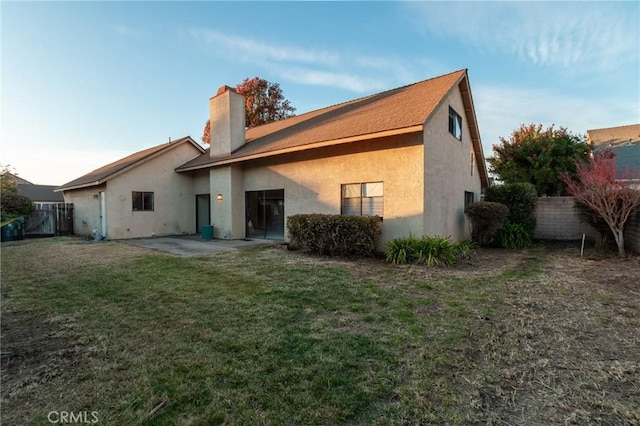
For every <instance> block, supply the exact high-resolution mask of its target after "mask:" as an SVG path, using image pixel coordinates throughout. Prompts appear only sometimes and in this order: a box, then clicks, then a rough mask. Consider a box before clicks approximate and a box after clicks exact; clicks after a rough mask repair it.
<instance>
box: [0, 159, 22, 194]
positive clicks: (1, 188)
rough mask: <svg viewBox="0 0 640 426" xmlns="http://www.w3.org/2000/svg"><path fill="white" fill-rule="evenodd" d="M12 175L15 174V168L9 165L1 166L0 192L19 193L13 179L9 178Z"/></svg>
mask: <svg viewBox="0 0 640 426" xmlns="http://www.w3.org/2000/svg"><path fill="white" fill-rule="evenodd" d="M10 174H15V171H13V167H11V165H9V164H0V192H1V193H3V194H4V193H5V192H12V193H15V194H17V193H18V186H17V185H16V182H15V181H14V180H13V179H10V178H9V175H10Z"/></svg>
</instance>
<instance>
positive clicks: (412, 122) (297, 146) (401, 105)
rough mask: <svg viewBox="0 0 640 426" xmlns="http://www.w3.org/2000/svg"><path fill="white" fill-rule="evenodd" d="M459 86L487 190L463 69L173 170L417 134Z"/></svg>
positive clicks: (271, 131)
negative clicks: (404, 134) (226, 153)
mask: <svg viewBox="0 0 640 426" xmlns="http://www.w3.org/2000/svg"><path fill="white" fill-rule="evenodd" d="M458 85H460V90H461V93H462V96H463V100H464V101H465V102H464V103H465V113H466V118H467V122H468V123H469V127H470V130H471V136H472V141H473V144H474V151H475V153H476V158H477V164H478V167H479V169H480V176H481V179H482V181H483V186H486V183H487V173H486V165H485V161H484V155H483V153H482V145H481V142H480V134H479V131H478V128H477V120H476V117H475V111H474V110H473V101H472V99H471V92H470V90H469V84H468V79H467V70H466V69H463V70H459V71H455V72H452V73H449V74H445V75H442V76H439V77H434V78H431V79H428V80H423V81H420V82H417V83H414V84H410V85H407V86H403V87H399V88H396V89H392V90H388V91H385V92H381V93H378V94H374V95H370V96H365V97H362V98H358V99H355V100H352V101H348V102H344V103H341V104H337V105H333V106H329V107H326V108H322V109H319V110H315V111H311V112H307V113H305V114H301V115H297V116H294V117H290V118H287V119H284V120H280V121H275V122H273V123H268V124H265V125H262V126H258V127H254V128H251V129H248V130H247V131H246V135H245V140H246V143H245V144H243V145H242V146H241V147H240V148H238V149H237V150H235V151H234V152H232V153H231V155H227V156H221V157H210V154H209V149H207V150H206V152H205V153H203V154H202V155H200V156H198V157H196V158H194V159H193V160H191V161H188V162H187V163H185V164H183V165H181V166H179V167H177V168H176V171H178V172H184V171H189V170H198V169H204V168H208V167H213V166H218V165H223V164H230V163H235V162H241V161H246V160H251V159H255V158H263V157H270V156H274V155H278V154H283V153H287V152H294V151H302V150H306V149H312V148H319V147H323V146H331V145H338V144H342V143H350V142H356V141H360V140H366V139H373V138H378V137H383V136H391V135H398V134H403V133H413V132H419V131H422V130H423V125H424V123H425V122H426V121H427V119H428V118H429V117H430V115H431V114H432V113H433V112H434V111H435V110H436V108H437V107H438V106H439V105H440V103H441V102H442V101H443V99H444V98H445V97H446V96H447V94H449V93H450V92H451V90H453V89H454V88H455V87H456V86H458Z"/></svg>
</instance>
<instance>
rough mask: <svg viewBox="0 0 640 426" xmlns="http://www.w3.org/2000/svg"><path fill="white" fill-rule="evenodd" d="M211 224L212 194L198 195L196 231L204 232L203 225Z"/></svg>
mask: <svg viewBox="0 0 640 426" xmlns="http://www.w3.org/2000/svg"><path fill="white" fill-rule="evenodd" d="M205 225H211V195H209V194H199V195H196V233H198V234H199V233H201V232H202V227H203V226H205Z"/></svg>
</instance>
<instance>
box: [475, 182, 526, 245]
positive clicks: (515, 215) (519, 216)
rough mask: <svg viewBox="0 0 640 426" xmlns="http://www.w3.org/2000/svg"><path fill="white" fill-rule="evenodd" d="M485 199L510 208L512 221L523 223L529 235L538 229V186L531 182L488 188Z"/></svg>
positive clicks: (509, 217) (509, 218)
mask: <svg viewBox="0 0 640 426" xmlns="http://www.w3.org/2000/svg"><path fill="white" fill-rule="evenodd" d="M484 199H485V201H490V202H495V203H502V204H504V205H505V206H507V207H508V208H509V216H508V217H507V218H508V220H509V222H510V223H514V224H518V225H522V226H523V227H524V228H525V229H526V230H527V232H528V233H529V236H530V237H532V236H533V232H534V231H535V230H536V216H535V211H536V201H537V200H538V195H537V193H536V187H535V186H533V185H532V184H530V183H509V184H504V185H496V186H490V187H488V188H487V189H486V192H485V196H484Z"/></svg>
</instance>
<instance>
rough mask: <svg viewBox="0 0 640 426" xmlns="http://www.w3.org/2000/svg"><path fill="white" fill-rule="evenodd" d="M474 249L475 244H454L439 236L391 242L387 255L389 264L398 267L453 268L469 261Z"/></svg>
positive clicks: (386, 251) (405, 238) (387, 248)
mask: <svg viewBox="0 0 640 426" xmlns="http://www.w3.org/2000/svg"><path fill="white" fill-rule="evenodd" d="M474 249H475V244H473V243H472V242H471V241H462V242H458V243H453V242H451V241H450V240H449V238H443V237H439V236H435V237H428V236H424V237H422V238H416V237H413V236H409V237H401V238H396V239H394V240H391V241H389V242H388V243H387V247H386V250H385V254H386V258H387V261H388V262H391V263H395V264H398V265H405V264H409V263H416V264H423V265H427V266H429V267H431V266H438V265H441V264H443V265H446V266H453V265H455V263H456V261H457V260H458V259H468V258H469V257H470V256H471V253H472V252H473V250H474Z"/></svg>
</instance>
